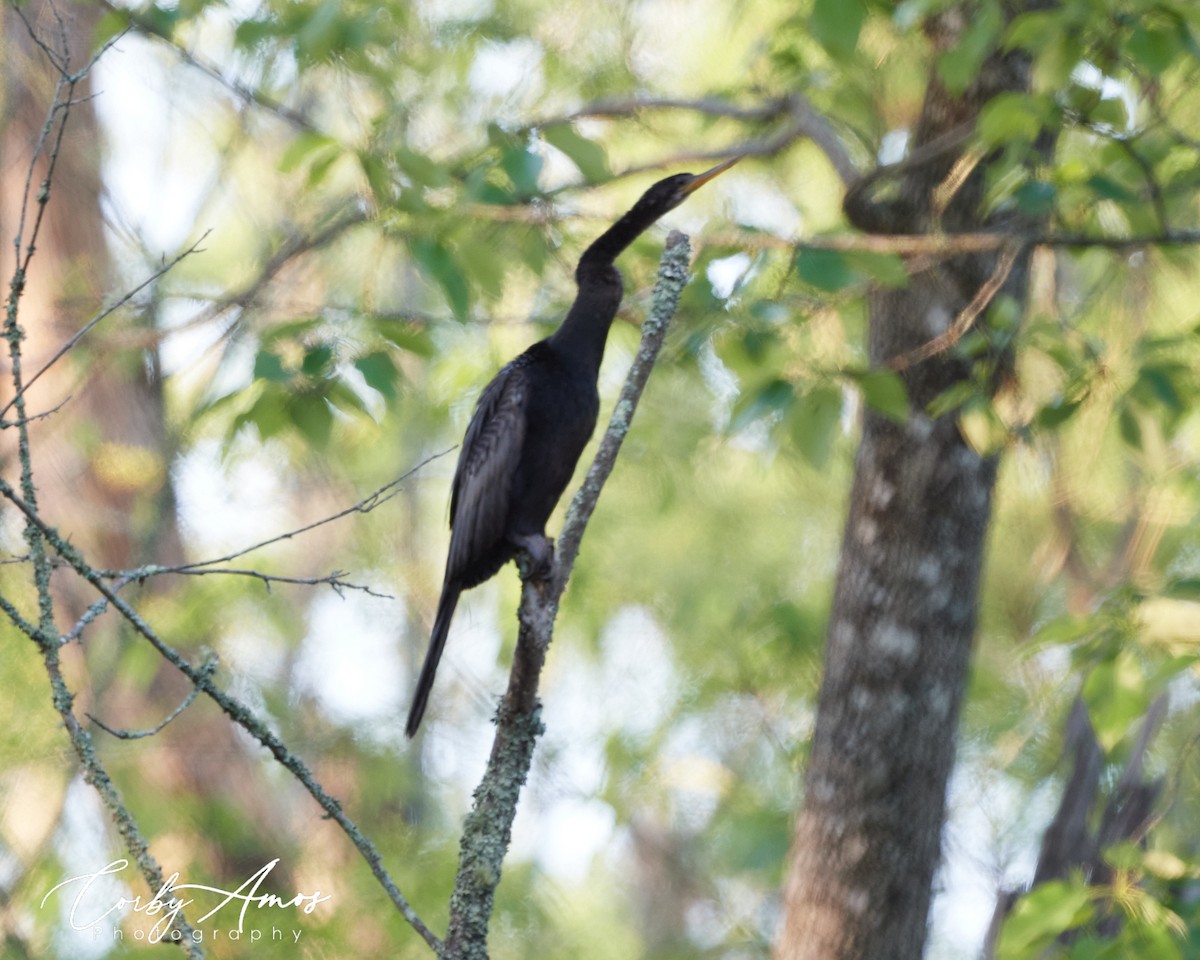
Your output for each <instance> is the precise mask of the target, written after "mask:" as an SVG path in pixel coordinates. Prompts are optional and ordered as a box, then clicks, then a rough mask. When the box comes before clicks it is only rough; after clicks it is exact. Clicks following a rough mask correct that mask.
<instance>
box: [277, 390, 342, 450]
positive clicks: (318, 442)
mask: <svg viewBox="0 0 1200 960" xmlns="http://www.w3.org/2000/svg"><path fill="white" fill-rule="evenodd" d="M287 414H288V417H289V418H290V419H291V421H292V423H293V424H294V425H295V427H296V429H297V430H299V431H300V433H302V434H303V435H304V437H305V438H306V439H307V440H308V442H309V443H311V444H312V445H313V446H314V447H324V446H326V445H327V444H328V443H329V437H330V435H331V434H332V433H333V410H331V409H330V407H329V403H328V402H327V401H326V400H325V397H323V396H322V395H321V394H319V393H312V392H309V393H301V394H297V395H296V396H294V397H292V398H291V400H290V402H289V403H288V405H287Z"/></svg>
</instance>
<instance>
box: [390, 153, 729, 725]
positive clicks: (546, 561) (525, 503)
mask: <svg viewBox="0 0 1200 960" xmlns="http://www.w3.org/2000/svg"><path fill="white" fill-rule="evenodd" d="M738 159H740V158H737V157H735V158H734V159H733V160H729V161H727V162H725V163H722V164H719V165H717V166H715V167H713V168H712V169H711V170H707V171H705V172H704V173H701V174H690V173H678V174H676V175H675V176H673V177H667V179H665V180H660V181H659V182H658V183H656V184H654V186H652V187H651V188H650V189H649V190H647V191H646V192H645V193H644V194H643V195H642V197H641V199H640V200H638V202H637V203H635V204H634V205H633V207H632V209H630V211H629V212H628V213H626V214H625V215H624V216H623V217H621V219H620V220H618V221H617V222H616V223H615V224H613V225H612V227H610V228H609V229H608V230H606V231H605V232H604V233H603V234H602V235H601V236H600V237H599V238H598V239H597V240H596V241H595V242H594V243H593V244H592V245H591V246H590V247H588V248H587V250H585V251H584V253H583V256H582V257H580V259H579V266H578V267H576V268H575V282H576V284H577V285H578V287H579V293H578V294H577V295H576V297H575V302H574V303H573V304H572V305H571V309H570V310H569V311H568V312H567V316H566V319H565V320H563V322H562V326H560V327H559V328H558V329H557V330H556V331H555V332H554V333H553V334H552V335H551V336H549V337H547V338H546V339H545V340H541V341H539V342H538V343H535V344H534V345H533V346H531V347H530V348H529V349H528V350H526V351H525V352H524V353H522V354H521V355H520V356H519V357H517V358H516V359H515V360H513V361H511V362H510V363H508V364H507V365H506V366H505V367H504V368H503V369H502V370H501V371H500V372H499V373H498V374H496V377H495V379H494V380H492V382H491V383H489V384H488V385H487V387H486V388H485V389H484V391H483V393H482V394H481V395H480V397H479V403H478V404H477V405H476V407H475V413H474V414H473V415H472V417H471V423H470V425H469V426H468V427H467V435H466V437H465V438H464V439H463V445H462V450H461V451H460V452H459V455H458V467H457V469H456V470H455V472H454V484H453V486H452V488H451V493H450V556H449V558H448V559H447V560H446V577H445V579H444V580H443V581H442V597H441V600H439V601H438V608H437V618H436V619H435V620H434V622H433V634H432V636H431V637H430V639H429V652H428V653H426V654H425V664H424V666H422V668H421V676H420V678H419V679H418V680H417V692H416V695H415V696H414V697H413V704H412V709H410V710H409V712H408V725H407V727H406V730H407V733H408V735H409V736H410V737H411V736H413V734H415V733H416V732H417V727H419V726H420V725H421V718H422V717H423V716H424V715H425V705H426V703H427V702H428V700H429V691H430V688H431V687H432V686H433V677H434V674H435V673H436V672H437V667H438V661H439V660H441V658H442V648H443V647H444V646H445V645H446V634H447V632H448V631H449V630H450V618H451V617H452V616H453V615H454V608H455V607H456V606H457V605H458V597H459V594H460V593H462V591H464V590H466V589H468V588H470V587H474V586H476V585H477V584H480V583H483V581H485V580H487V579H488V578H489V577H491V576H493V575H494V574H495V573H496V572H497V571H498V570H499V569H500V568H501V567H502V566H504V564H505V563H507V562H508V561H509V560H511V559H512V558H513V557H514V556H516V554H517V552H518V551H519V550H526V551H528V553H529V556H530V558H531V559H532V561H533V569H534V572H535V574H537V575H541V576H545V575H546V574H547V573H549V571H550V566H551V561H552V559H553V556H554V547H553V544H552V543H551V542H550V541H549V540H548V539H547V538H546V532H545V529H546V521H547V520H548V519H549V518H550V514H551V512H552V511H553V510H554V506H555V504H556V503H558V498H559V497H561V496H562V492H563V490H564V489H566V486H567V482H568V481H569V480H570V479H571V474H573V473H574V472H575V464H576V462H577V461H578V460H579V455H580V454H581V453H582V452H583V448H584V446H585V445H586V444H587V442H588V438H589V437H591V435H592V431H593V430H594V429H595V426H596V415H597V414H598V413H599V409H600V396H599V394H598V392H597V390H596V377H597V375H598V374H599V372H600V361H601V359H602V358H603V357H604V344H605V341H606V340H607V339H608V328H609V326H611V324H612V321H613V317H615V316H616V314H617V307H619V306H620V304H621V293H622V290H621V274H620V273H618V272H617V268H616V267H615V266H613V261H614V260H615V259H616V258H617V255H618V254H620V253H621V251H623V250H624V249H625V248H626V247H628V246H629V245H630V244H631V243H632V242H633V241H634V240H635V239H636V238H637V237H638V235H639V234H641V233H642V232H643V231H644V230H646V229H647V228H648V227H649V226H650V225H651V224H653V223H654V222H655V221H656V220H657V219H658V218H659V217H661V216H662V215H663V214H664V213H666V212H667V211H668V210H673V209H675V207H677V206H679V204H681V203H683V201H684V200H685V199H687V197H688V195H689V194H690V193H692V191H694V190H695V189H696V188H697V187H699V186H701V185H702V184H705V183H707V182H708V181H709V180H711V179H712V178H713V177H715V176H717V174H719V173H723V172H724V171H726V170H728V169H729V168H730V167H731V166H733V165H734V164H735V163H736V162H737V161H738Z"/></svg>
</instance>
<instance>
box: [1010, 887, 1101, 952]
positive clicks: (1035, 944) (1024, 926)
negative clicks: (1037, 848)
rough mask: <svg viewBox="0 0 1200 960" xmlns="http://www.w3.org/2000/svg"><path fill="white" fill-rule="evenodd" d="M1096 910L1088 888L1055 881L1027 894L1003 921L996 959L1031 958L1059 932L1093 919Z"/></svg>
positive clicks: (1035, 888)
mask: <svg viewBox="0 0 1200 960" xmlns="http://www.w3.org/2000/svg"><path fill="white" fill-rule="evenodd" d="M1093 913H1094V909H1093V907H1092V904H1091V894H1090V893H1089V891H1088V889H1087V887H1084V886H1081V885H1079V884H1073V883H1068V882H1066V881H1064V880H1052V881H1050V882H1048V883H1043V884H1039V885H1038V886H1036V887H1034V888H1033V889H1032V890H1030V891H1029V893H1027V894H1025V895H1024V896H1023V897H1021V898H1020V899H1019V900H1018V901H1017V904H1016V906H1015V907H1014V908H1013V910H1012V913H1010V914H1009V915H1008V919H1007V920H1006V921H1005V922H1004V928H1003V930H1002V931H1001V934H1000V942H999V944H998V945H997V948H996V960H1028V958H1030V957H1035V956H1037V955H1038V954H1039V953H1040V952H1041V950H1042V949H1044V948H1045V947H1047V946H1049V945H1050V944H1051V943H1052V942H1053V941H1054V940H1055V939H1057V937H1058V935H1059V934H1061V933H1064V932H1065V931H1067V930H1071V929H1073V928H1075V927H1078V926H1080V925H1082V924H1084V923H1086V922H1087V921H1088V920H1090V919H1091V917H1092V915H1093Z"/></svg>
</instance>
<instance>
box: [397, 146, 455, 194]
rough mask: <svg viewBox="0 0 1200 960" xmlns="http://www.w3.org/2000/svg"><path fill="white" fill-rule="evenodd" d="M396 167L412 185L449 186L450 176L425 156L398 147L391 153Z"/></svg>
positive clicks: (440, 166) (439, 165) (443, 168)
mask: <svg viewBox="0 0 1200 960" xmlns="http://www.w3.org/2000/svg"><path fill="white" fill-rule="evenodd" d="M392 159H393V160H395V162H396V166H397V167H398V168H399V169H400V170H401V172H403V173H404V174H405V175H406V176H407V177H408V178H409V179H410V180H411V181H412V182H413V183H415V184H417V185H418V186H422V187H445V186H448V185H449V184H450V175H449V174H448V173H447V172H446V168H445V167H443V166H442V165H441V164H438V163H435V162H434V161H433V160H430V159H429V158H428V157H427V156H425V154H423V153H417V152H416V151H414V150H409V149H408V148H407V147H398V148H397V149H395V150H394V151H392Z"/></svg>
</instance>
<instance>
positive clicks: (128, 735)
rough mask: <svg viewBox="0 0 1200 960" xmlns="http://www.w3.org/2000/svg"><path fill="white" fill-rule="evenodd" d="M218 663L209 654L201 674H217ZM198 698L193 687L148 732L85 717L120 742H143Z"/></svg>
mask: <svg viewBox="0 0 1200 960" xmlns="http://www.w3.org/2000/svg"><path fill="white" fill-rule="evenodd" d="M217 663H218V658H217V655H216V654H215V653H214V654H209V655H208V656H207V657H205V658H204V662H203V663H201V664H200V672H201V673H202V674H204V675H205V676H208V677H211V676H212V675H213V673H214V672H216V669H217ZM198 696H200V688H199V687H196V686H193V687H192V689H191V691H190V692H189V693H188V695H187V696H186V697H185V698H184V700H183V702H182V703H181V704H179V706H177V707H176V708H175V709H174V710H172V711H171V712H170V713H169V714H168V715H167V717H166V719H165V720H163V721H162V723H160V724H158V726H155V727H151V728H150V729H148V730H116V729H114V728H113V727H110V726H108V724H106V723H104V721H102V720H101V719H100V718H99V717H97V716H95V715H94V714H91V713H86V714H84V716H86V717H87V718H88V719H89V720H91V721H92V723H94V724H95V725H96V726H98V727H99V728H100V729H101V730H103V731H104V732H105V733H107V734H110V735H112V736H114V737H116V738H117V739H119V740H141V739H143V738H145V737H153V736H154V735H155V734H157V733H161V732H162V731H163V730H164V729H165V728H166V726H167V724H168V723H170V722H171V721H172V720H174V719H175V718H176V717H178V716H179V715H180V714H181V713H183V711H184V710H186V709H187V708H188V707H190V706H191V705H192V704H193V703H195V702H196V698H197V697H198Z"/></svg>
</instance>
